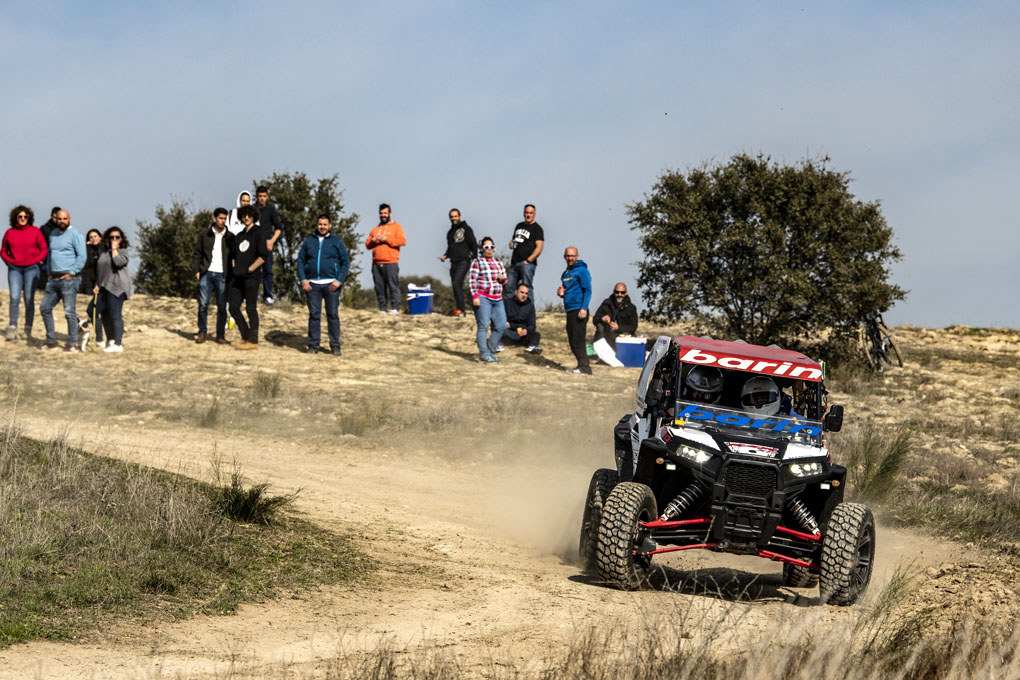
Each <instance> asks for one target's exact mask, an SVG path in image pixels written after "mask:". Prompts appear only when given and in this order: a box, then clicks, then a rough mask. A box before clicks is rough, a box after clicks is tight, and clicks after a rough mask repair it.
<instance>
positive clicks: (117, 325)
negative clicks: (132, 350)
mask: <svg viewBox="0 0 1020 680" xmlns="http://www.w3.org/2000/svg"><path fill="white" fill-rule="evenodd" d="M126 299H127V295H125V294H124V293H121V294H120V295H114V294H113V293H111V292H110V291H108V290H106V289H105V288H100V289H99V315H100V316H101V317H102V319H103V329H104V330H105V331H106V339H107V340H113V341H114V342H115V343H116V344H118V345H119V344H121V340H123V338H124V313H123V309H124V300H126ZM96 337H97V339H98V334H97V336H96Z"/></svg>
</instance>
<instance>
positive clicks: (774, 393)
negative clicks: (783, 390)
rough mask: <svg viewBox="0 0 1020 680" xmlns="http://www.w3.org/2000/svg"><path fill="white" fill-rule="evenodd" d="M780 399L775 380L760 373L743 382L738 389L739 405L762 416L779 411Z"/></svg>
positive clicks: (771, 414)
mask: <svg viewBox="0 0 1020 680" xmlns="http://www.w3.org/2000/svg"><path fill="white" fill-rule="evenodd" d="M780 399H781V397H780V394H779V387H777V386H776V382H775V381H774V380H773V379H772V378H766V377H765V376H761V375H758V376H755V377H753V378H751V379H750V380H748V381H747V382H745V383H744V387H743V388H742V389H741V390H740V405H741V406H742V407H743V408H744V410H745V411H750V412H751V413H758V414H761V415H763V416H774V415H776V414H777V413H779V405H780Z"/></svg>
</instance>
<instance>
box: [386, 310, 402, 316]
mask: <svg viewBox="0 0 1020 680" xmlns="http://www.w3.org/2000/svg"><path fill="white" fill-rule="evenodd" d="M387 314H390V315H395V314H400V310H399V309H391V310H390V311H389V312H387Z"/></svg>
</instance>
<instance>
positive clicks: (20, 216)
mask: <svg viewBox="0 0 1020 680" xmlns="http://www.w3.org/2000/svg"><path fill="white" fill-rule="evenodd" d="M18 219H19V220H27V219H28V215H18Z"/></svg>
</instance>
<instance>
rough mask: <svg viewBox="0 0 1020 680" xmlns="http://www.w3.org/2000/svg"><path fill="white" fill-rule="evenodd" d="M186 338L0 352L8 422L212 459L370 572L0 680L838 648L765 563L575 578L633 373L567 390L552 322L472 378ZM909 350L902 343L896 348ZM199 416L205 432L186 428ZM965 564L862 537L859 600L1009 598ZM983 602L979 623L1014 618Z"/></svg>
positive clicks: (58, 658) (443, 343) (157, 460)
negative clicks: (612, 630) (627, 633)
mask: <svg viewBox="0 0 1020 680" xmlns="http://www.w3.org/2000/svg"><path fill="white" fill-rule="evenodd" d="M0 309H6V300H0ZM193 315H194V312H193V304H192V303H188V302H186V301H178V300H165V299H152V300H147V299H145V298H144V296H136V297H135V298H132V300H130V301H129V302H128V304H127V306H126V317H127V326H128V328H129V330H128V332H127V335H126V337H125V340H124V347H125V352H124V353H123V354H121V355H116V354H113V355H111V354H103V353H101V352H99V353H95V352H88V353H85V354H82V355H64V354H63V353H49V352H47V353H44V352H40V351H38V350H35V349H32V348H29V347H27V346H26V345H25V344H24V343H4V342H0V369H3V370H6V371H7V372H8V375H10V376H12V377H11V378H10V380H9V385H8V387H7V388H6V392H5V396H4V400H3V402H2V403H3V407H4V408H5V409H6V410H7V412H8V415H9V417H10V418H12V419H13V420H15V421H16V422H17V424H18V425H19V426H20V427H21V428H22V429H23V431H24V432H25V433H26V434H29V435H32V436H36V437H55V436H61V435H63V436H67V437H68V438H69V440H70V441H71V442H72V443H74V444H76V445H80V446H82V447H83V448H85V449H88V450H92V451H95V452H97V453H99V454H102V455H107V456H111V457H115V458H120V459H124V460H130V461H136V462H140V463H144V464H147V465H153V466H158V467H162V468H166V469H170V470H174V471H180V472H184V473H186V474H189V475H192V476H195V477H199V478H203V479H206V478H209V476H210V471H211V462H212V461H213V460H216V459H220V460H225V461H236V462H237V463H238V464H239V465H240V466H241V468H242V469H243V471H244V473H245V474H246V475H247V476H248V477H249V478H250V479H253V480H256V481H262V480H268V481H270V482H271V483H272V484H273V487H274V489H276V490H278V491H292V490H297V489H300V490H301V491H300V496H299V500H298V504H297V505H298V508H299V510H300V511H302V512H304V513H306V514H307V515H308V516H309V517H310V518H312V519H313V520H314V521H316V522H317V523H320V524H322V525H324V526H328V527H331V528H335V529H338V530H341V531H346V532H350V533H352V534H354V535H355V536H356V537H357V539H358V541H359V542H360V543H361V545H362V546H363V548H364V549H365V550H366V552H368V553H369V554H370V555H371V557H372V559H373V561H374V563H375V565H376V569H375V570H374V571H373V572H372V573H370V574H369V575H368V576H367V577H366V578H365V579H363V580H362V581H360V582H358V583H355V584H353V585H350V586H345V587H343V588H322V589H319V590H316V591H313V592H301V593H296V594H293V595H291V596H289V597H286V598H283V599H280V600H278V601H272V602H265V603H261V604H257V605H248V606H245V607H243V608H242V609H241V611H240V612H239V614H237V615H236V616H222V617H206V616H199V617H196V618H194V619H191V620H187V621H182V622H159V621H157V622H154V623H151V624H148V625H145V626H135V625H130V626H129V625H126V624H122V625H119V626H116V627H114V628H113V629H111V630H104V631H101V632H99V633H97V634H95V635H91V636H88V637H87V638H86V639H84V640H81V641H77V642H73V643H47V642H37V643H31V644H24V645H17V646H15V647H11V648H8V649H5V650H0V677H12V678H25V677H31V678H68V677H76V678H116V677H138V676H141V677H215V676H219V677H222V676H223V675H225V674H227V673H232V674H234V675H235V676H248V675H250V676H252V677H258V676H263V675H266V674H267V673H271V672H278V669H281V668H286V669H289V670H290V671H293V672H296V673H307V674H310V675H315V674H317V673H319V672H321V670H322V669H323V668H325V666H326V665H327V664H328V661H329V659H331V658H334V657H336V656H337V654H338V653H339V654H348V653H357V652H359V651H371V650H374V649H376V648H378V647H379V646H380V645H389V646H391V647H393V648H394V649H398V650H413V649H415V648H418V647H420V646H423V645H424V646H429V647H433V648H434V647H438V648H443V649H445V650H447V651H448V652H449V653H451V654H453V655H454V656H455V657H456V659H457V660H458V661H459V662H460V663H461V664H463V665H464V666H465V667H467V668H476V669H477V670H478V672H479V674H484V673H486V672H487V669H492V668H493V667H498V666H500V665H502V664H513V665H515V666H517V667H524V668H527V667H529V666H531V667H537V665H538V664H540V663H541V662H542V660H543V659H546V658H549V657H552V656H555V655H557V654H559V653H561V652H562V651H563V650H564V649H565V648H566V647H567V646H568V645H569V643H570V641H571V640H572V639H574V638H575V637H576V636H577V635H579V634H581V633H583V631H584V630H586V628H587V627H588V626H591V625H609V624H614V625H615V624H622V625H628V626H642V625H645V622H647V621H654V620H657V619H660V618H661V617H674V618H676V617H678V616H682V617H683V618H684V620H688V621H691V622H695V621H698V620H702V618H701V617H705V619H707V620H716V619H720V618H726V617H729V618H733V619H734V620H736V621H738V624H737V625H738V626H739V628H741V629H744V630H747V631H754V630H758V629H761V628H762V627H766V626H770V625H774V623H775V622H776V621H779V620H792V619H793V618H795V617H802V616H804V615H805V613H807V614H808V615H810V616H812V617H816V618H817V620H818V622H819V625H826V626H833V627H834V629H838V628H839V626H840V625H841V624H843V623H845V622H848V621H849V620H850V617H852V616H853V608H830V607H819V606H818V605H817V591H816V590H793V589H789V588H785V587H783V586H782V584H781V567H780V566H779V565H778V564H774V563H770V562H767V561H765V560H761V559H758V558H752V557H733V556H724V555H717V554H711V553H698V554H695V553H678V554H677V555H676V556H668V559H665V560H663V561H662V562H661V564H662V565H663V567H664V572H663V578H661V579H660V583H661V584H662V585H661V587H659V588H656V589H652V590H646V591H641V592H637V593H625V592H619V591H615V590H612V589H609V588H606V587H603V586H602V585H600V584H598V583H596V582H594V581H592V580H591V579H589V578H587V577H585V576H584V575H583V574H582V573H581V572H580V570H579V569H578V567H577V565H576V564H575V562H574V552H575V550H576V537H577V531H578V526H579V520H580V511H581V504H582V501H583V495H584V492H585V489H586V487H587V481H588V478H589V477H590V475H591V472H592V471H593V470H594V469H595V468H597V467H612V465H613V463H612V443H611V428H612V425H613V424H614V423H615V421H616V419H617V418H618V417H619V415H620V414H622V413H623V412H625V411H627V410H629V409H630V408H631V403H632V400H633V397H632V394H633V388H634V382H635V379H636V376H637V371H636V370H635V369H609V368H606V367H597V368H596V369H595V375H594V376H590V377H589V376H578V375H571V374H569V373H567V372H566V371H564V370H563V369H564V368H565V367H570V366H572V365H573V364H572V362H571V361H570V356H569V352H568V350H567V348H566V341H565V333H564V331H563V330H562V328H561V319H560V318H559V317H558V316H556V315H543V317H542V319H541V321H540V328H541V330H542V331H543V334H544V336H545V340H544V342H543V344H544V345H545V346H546V351H545V353H544V354H543V355H542V356H541V357H535V356H531V355H526V354H524V353H523V352H522V351H521V350H519V349H508V350H507V351H506V352H504V353H503V354H502V355H500V356H501V357H502V358H503V361H502V362H501V363H500V364H498V365H483V364H480V363H478V362H476V361H475V360H474V357H475V349H474V324H473V321H466V320H458V319H452V318H444V317H438V316H431V317H424V318H423V317H407V316H404V315H401V316H400V317H384V316H380V315H377V314H375V313H369V312H357V311H351V310H343V311H342V321H343V325H344V331H343V332H344V356H343V357H342V358H340V359H336V358H333V357H331V356H328V355H325V356H324V355H318V356H308V355H305V354H303V353H301V352H300V348H301V347H302V346H303V344H304V340H303V334H304V328H305V327H304V323H305V312H304V310H302V309H301V308H299V307H295V308H287V307H285V306H277V307H274V308H271V309H268V310H264V314H263V333H264V335H265V338H266V339H265V340H263V343H262V346H261V348H260V349H259V350H258V351H256V352H237V351H234V350H233V349H232V348H230V347H223V346H217V345H215V344H211V343H206V344H204V345H196V344H195V343H194V342H193V341H192V339H191V334H192V333H193V332H194V328H193V325H194V320H193ZM62 325H63V319H62V318H60V317H58V329H59V328H60V327H61V326H62ZM40 326H41V324H40ZM922 334H923V332H922V331H919V330H908V331H906V332H905V337H904V340H905V341H906V342H905V344H907V347H905V349H909V343H910V342H921V341H922V340H923V338H922V337H921V336H922ZM230 335H232V336H234V337H236V333H235V332H233V331H232V332H231V333H230ZM1004 351H1005V350H1004ZM908 357H909V354H908ZM909 367H910V362H909V359H908V368H909ZM918 368H920V367H918ZM259 371H262V372H263V373H264V374H265V375H269V376H273V375H278V376H279V387H280V393H279V394H278V395H277V396H276V397H263V396H259V395H258V394H257V392H256V389H255V388H254V387H253V384H254V382H255V381H256V380H257V378H256V374H257V373H258V372H259ZM837 396H838V395H837ZM890 398H895V397H890ZM843 402H844V403H847V400H845V399H844V400H843ZM213 404H216V405H217V406H218V407H219V408H220V409H221V411H222V413H221V415H220V417H219V420H218V424H217V425H216V426H215V427H211V428H210V427H200V426H199V424H198V418H199V417H200V414H201V413H202V412H205V411H208V409H210V408H212V405H213ZM871 406H872V407H873V408H874V401H873V400H872V402H871ZM366 414H370V415H366ZM853 414H854V411H853V405H852V404H851V403H848V404H847V419H848V422H849V421H850V420H851V419H852V418H853V417H854V415H853ZM352 430H353V431H355V432H356V434H349V433H348V432H351V431H352ZM974 560H975V556H974V554H973V553H972V552H971V551H969V550H968V549H967V548H966V547H965V546H959V545H956V544H953V543H949V542H946V541H932V540H931V539H929V538H927V537H925V536H923V535H920V534H917V533H912V532H909V531H904V530H900V529H894V528H889V527H886V526H881V527H880V532H879V537H878V559H877V573H876V575H875V578H874V581H873V587H872V592H876V591H877V590H878V589H879V588H878V587H880V586H881V585H882V584H883V583H885V582H887V581H888V579H889V578H890V576H891V575H892V573H893V572H894V571H895V569H897V568H898V567H904V566H908V565H909V566H910V568H911V569H912V570H914V571H915V572H919V573H926V574H927V575H928V577H929V578H928V581H929V583H928V584H927V585H926V586H925V587H927V588H929V589H930V590H931V591H932V597H931V599H932V600H933V601H937V600H938V597H942V598H946V599H947V601H951V602H961V603H964V602H965V601H966V598H967V597H971V596H973V593H972V592H971V591H972V590H973V588H972V587H971V586H972V585H973V583H972V581H973V578H972V577H973V575H974V574H978V573H979V574H980V575H981V576H980V578H981V579H992V578H994V576H993V575H994V574H999V575H1000V578H1001V579H1002V580H1003V583H1004V582H1005V581H1006V580H1007V579H1006V576H1007V575H1008V577H1009V578H1012V577H1013V576H1015V572H1014V571H1013V567H1012V563H1009V565H1006V564H1005V563H1000V562H1001V558H982V559H981V560H980V561H979V562H977V563H975V562H974ZM996 560H1000V562H996ZM968 569H969V570H970V572H969V573H970V574H971V575H972V577H970V578H967V579H963V578H960V576H961V574H966V573H968V572H967V570H968ZM960 582H962V583H964V584H965V585H964V589H965V590H966V591H967V592H965V593H961V592H960V591H961V586H960ZM985 585H986V586H987V587H985V588H982V589H981V590H982V592H983V593H985V595H982V597H984V599H983V600H981V601H980V602H977V601H976V600H975V601H976V602H977V604H976V605H974V606H982V603H983V606H989V607H994V606H997V602H1000V601H1005V600H1007V599H1009V598H1011V597H1013V596H1014V595H1015V594H1014V593H1013V592H1012V590H1011V589H1007V588H1006V586H1005V585H1002V583H999V582H996V583H992V584H988V583H986V584H985ZM875 586H878V587H875ZM954 587H955V590H954ZM996 588H998V590H996ZM950 591H952V592H950ZM940 593H941V595H940ZM988 593H991V594H990V595H988ZM936 596H938V597H936ZM974 597H976V596H974ZM692 625H693V623H692Z"/></svg>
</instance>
